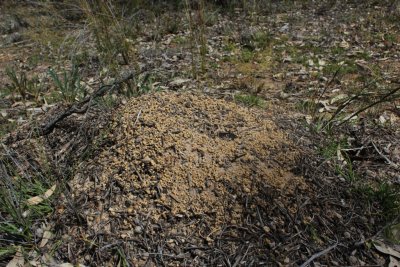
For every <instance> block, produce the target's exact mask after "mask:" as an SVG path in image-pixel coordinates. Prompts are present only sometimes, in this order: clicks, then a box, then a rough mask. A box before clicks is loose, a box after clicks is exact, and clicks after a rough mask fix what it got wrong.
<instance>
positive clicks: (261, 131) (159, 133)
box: [71, 93, 304, 236]
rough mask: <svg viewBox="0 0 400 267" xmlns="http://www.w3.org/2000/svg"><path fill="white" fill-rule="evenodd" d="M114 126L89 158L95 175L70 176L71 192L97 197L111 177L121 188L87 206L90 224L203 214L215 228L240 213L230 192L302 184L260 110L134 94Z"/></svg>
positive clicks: (292, 154) (281, 138) (286, 147)
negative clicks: (122, 217) (126, 217)
mask: <svg viewBox="0 0 400 267" xmlns="http://www.w3.org/2000/svg"><path fill="white" fill-rule="evenodd" d="M112 125H113V127H112V130H111V133H110V134H109V137H108V138H110V140H111V141H112V142H113V143H114V145H112V146H111V147H107V148H106V149H104V150H103V151H101V152H100V154H99V155H98V157H97V158H96V159H95V165H99V166H101V169H102V170H101V174H99V175H98V176H97V178H96V179H95V180H94V179H93V177H86V179H82V178H81V177H79V176H78V177H77V178H76V179H74V180H73V181H72V182H71V186H72V187H73V190H72V192H74V194H75V195H80V194H85V193H87V192H90V193H89V195H91V194H93V195H97V196H98V195H99V194H98V192H102V191H106V190H108V186H109V182H110V179H111V180H113V181H114V183H116V184H118V186H119V187H120V190H121V192H120V193H119V194H114V195H113V196H112V203H111V205H110V206H109V207H108V211H103V212H104V213H105V214H103V215H99V212H98V206H94V207H93V209H89V210H87V214H86V215H87V216H88V217H89V218H92V219H93V220H94V221H93V226H94V227H95V228H98V227H100V225H103V226H107V225H108V223H107V221H108V219H109V217H110V214H111V216H112V215H114V214H116V213H121V212H124V213H125V212H126V213H128V214H131V215H135V214H147V216H150V217H151V218H153V219H154V220H156V221H158V220H159V219H160V218H161V219H167V218H168V217H169V216H174V217H175V216H177V217H192V216H199V215H203V214H208V215H210V216H211V217H214V218H215V225H214V226H215V227H216V229H215V230H218V229H217V228H218V227H219V226H221V225H222V224H226V223H237V220H238V219H239V218H240V217H241V213H242V212H243V211H242V206H241V204H240V203H238V202H237V201H236V198H237V197H238V196H240V197H242V196H244V195H249V196H255V195H257V194H258V193H259V192H258V186H257V185H259V184H260V183H263V184H268V185H270V186H271V187H273V188H275V189H276V190H278V191H284V192H285V191H286V192H292V191H293V189H295V188H296V187H304V182H303V180H302V178H301V177H296V176H295V175H293V174H292V173H291V172H290V171H289V169H290V167H292V166H293V164H294V161H295V158H296V156H297V155H298V153H297V152H296V151H295V150H293V149H292V148H291V145H290V142H289V141H288V139H287V138H286V136H285V134H284V133H283V132H281V131H279V130H278V129H277V127H276V126H275V125H274V123H273V122H272V121H271V120H269V119H268V118H267V117H266V116H265V115H263V113H262V111H256V110H249V109H247V108H244V107H241V106H238V105H237V104H235V103H232V102H227V101H225V100H218V99H212V98H210V97H207V96H203V95H193V94H186V93H183V94H180V93H158V94H153V95H147V96H143V97H141V98H137V99H132V100H131V101H130V102H128V103H127V104H126V105H125V106H124V107H122V108H121V109H120V110H119V112H118V113H117V114H116V116H115V118H114V121H113V123H112ZM95 192H97V193H95ZM107 203H108V200H106V199H103V200H99V203H98V204H99V205H101V206H106V205H107ZM227 203H229V208H227ZM96 214H97V215H96ZM99 216H100V217H99ZM95 218H97V219H95ZM90 221H91V220H90ZM108 227H109V226H108ZM121 234H122V235H128V236H129V235H131V234H132V229H126V231H122V232H121Z"/></svg>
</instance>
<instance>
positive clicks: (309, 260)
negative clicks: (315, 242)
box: [300, 243, 338, 267]
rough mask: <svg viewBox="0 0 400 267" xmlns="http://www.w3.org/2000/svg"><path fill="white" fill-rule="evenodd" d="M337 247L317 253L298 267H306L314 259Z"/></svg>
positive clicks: (333, 246) (335, 245)
mask: <svg viewBox="0 0 400 267" xmlns="http://www.w3.org/2000/svg"><path fill="white" fill-rule="evenodd" d="M337 245H338V243H336V244H334V245H332V246H330V247H328V248H326V249H324V250H323V251H320V252H318V253H315V254H314V255H312V256H311V258H309V259H308V260H307V261H306V262H305V263H303V264H302V265H301V266H300V267H306V266H308V265H309V264H310V263H311V262H312V261H313V260H315V259H316V258H319V257H321V256H322V255H325V254H327V253H328V252H329V251H331V250H332V249H334V248H336V247H337Z"/></svg>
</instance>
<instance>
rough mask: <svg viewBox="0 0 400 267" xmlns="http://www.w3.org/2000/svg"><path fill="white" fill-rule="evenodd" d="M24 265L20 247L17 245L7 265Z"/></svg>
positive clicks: (17, 266)
mask: <svg viewBox="0 0 400 267" xmlns="http://www.w3.org/2000/svg"><path fill="white" fill-rule="evenodd" d="M24 265H25V259H24V256H23V255H22V251H21V247H18V248H17V252H16V253H15V256H14V258H13V259H12V260H11V261H10V262H9V263H8V264H7V267H22V266H24Z"/></svg>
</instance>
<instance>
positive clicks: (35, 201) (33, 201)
mask: <svg viewBox="0 0 400 267" xmlns="http://www.w3.org/2000/svg"><path fill="white" fill-rule="evenodd" d="M55 190H56V185H53V186H52V187H51V188H50V189H49V190H47V191H46V192H45V193H44V194H43V195H41V196H35V197H31V198H30V199H28V200H27V201H26V203H27V204H28V205H31V206H33V205H37V204H40V203H41V202H43V200H45V199H48V198H49V197H51V195H53V193H54V191H55Z"/></svg>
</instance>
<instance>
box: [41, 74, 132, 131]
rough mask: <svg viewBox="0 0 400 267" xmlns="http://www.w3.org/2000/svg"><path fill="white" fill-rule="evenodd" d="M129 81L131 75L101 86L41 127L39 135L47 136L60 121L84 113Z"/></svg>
mask: <svg viewBox="0 0 400 267" xmlns="http://www.w3.org/2000/svg"><path fill="white" fill-rule="evenodd" d="M131 79H133V74H132V73H129V74H127V75H126V76H125V77H123V78H121V79H120V80H118V81H115V82H114V83H112V84H109V85H103V86H101V87H100V88H99V89H97V90H96V91H95V92H94V93H93V94H92V95H90V96H88V97H86V98H85V99H83V100H82V101H81V102H78V103H75V104H73V105H72V106H70V107H69V108H68V109H67V110H66V111H64V112H63V113H61V114H59V115H58V116H56V117H55V118H54V119H53V120H51V121H50V122H49V123H47V124H46V125H44V126H42V128H41V129H40V131H39V134H40V135H47V134H49V133H51V132H52V131H53V130H54V128H55V127H56V125H57V123H59V122H60V121H62V120H63V119H65V118H67V117H69V116H71V115H72V114H74V113H75V114H82V113H85V112H86V111H87V110H88V109H89V107H90V105H91V103H92V100H94V99H95V98H98V97H101V96H103V95H105V94H106V93H107V92H108V91H112V90H114V89H115V88H117V87H119V86H120V85H121V84H122V83H124V82H126V81H128V80H131Z"/></svg>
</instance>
